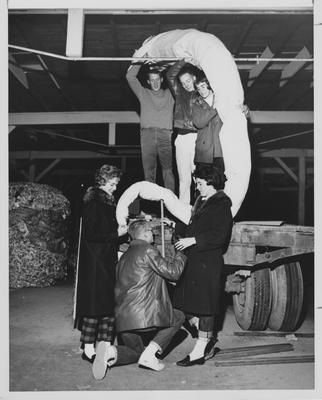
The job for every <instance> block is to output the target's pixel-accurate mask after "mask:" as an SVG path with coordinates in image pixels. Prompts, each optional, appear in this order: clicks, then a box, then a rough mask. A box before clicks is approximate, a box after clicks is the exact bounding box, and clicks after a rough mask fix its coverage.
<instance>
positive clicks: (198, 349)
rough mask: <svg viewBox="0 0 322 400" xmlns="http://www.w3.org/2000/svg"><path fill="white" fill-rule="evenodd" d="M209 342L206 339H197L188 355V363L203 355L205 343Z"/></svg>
mask: <svg viewBox="0 0 322 400" xmlns="http://www.w3.org/2000/svg"><path fill="white" fill-rule="evenodd" d="M208 342H209V339H208V338H198V339H197V341H196V344H195V347H194V348H193V349H192V352H191V353H190V354H189V356H190V361H193V360H197V359H198V358H201V357H203V356H204V355H205V348H206V346H207V343H208Z"/></svg>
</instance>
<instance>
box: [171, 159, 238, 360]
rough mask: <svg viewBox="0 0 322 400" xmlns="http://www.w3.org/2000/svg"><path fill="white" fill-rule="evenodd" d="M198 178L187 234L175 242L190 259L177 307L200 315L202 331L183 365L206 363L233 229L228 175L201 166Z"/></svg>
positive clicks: (186, 312) (176, 293) (176, 296)
mask: <svg viewBox="0 0 322 400" xmlns="http://www.w3.org/2000/svg"><path fill="white" fill-rule="evenodd" d="M194 179H195V183H196V186H197V189H198V191H199V192H200V196H199V197H198V198H197V200H196V202H195V205H194V207H193V209H192V214H191V220H190V222H189V225H188V227H187V229H186V234H185V236H186V237H185V238H182V239H179V240H178V241H177V242H176V244H175V247H176V248H177V250H184V249H187V250H186V252H185V254H186V256H187V257H188V260H187V264H186V267H185V270H184V272H183V274H182V276H181V278H180V280H179V281H178V284H177V287H176V290H175V294H174V306H175V307H176V308H179V309H181V310H183V311H184V312H185V314H186V315H190V316H191V315H192V316H196V317H199V330H198V338H197V340H196V343H195V346H194V348H193V350H192V352H191V353H190V354H189V355H188V356H187V357H185V358H184V359H183V360H181V361H178V363H177V364H178V365H181V366H190V365H194V364H203V363H204V362H205V358H204V356H205V350H206V346H207V343H208V342H209V340H210V338H211V337H212V336H213V327H214V315H215V314H217V313H218V312H219V297H220V284H221V272H222V267H223V249H224V248H225V247H226V245H227V243H228V241H229V239H230V234H231V229H232V215H231V211H230V207H231V201H230V199H229V197H227V195H226V194H225V193H224V192H223V189H224V184H225V180H226V177H225V175H224V173H223V171H222V169H220V168H217V167H215V166H211V165H197V167H196V170H195V173H194Z"/></svg>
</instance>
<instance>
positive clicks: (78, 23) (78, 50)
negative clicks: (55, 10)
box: [66, 8, 85, 57]
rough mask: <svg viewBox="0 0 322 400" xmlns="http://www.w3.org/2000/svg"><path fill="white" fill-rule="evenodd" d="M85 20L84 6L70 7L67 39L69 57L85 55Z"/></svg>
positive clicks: (67, 54)
mask: <svg viewBox="0 0 322 400" xmlns="http://www.w3.org/2000/svg"><path fill="white" fill-rule="evenodd" d="M84 21H85V17H84V11H83V9H82V8H69V10H68V19H67V39H66V56H67V57H82V55H83V39H84Z"/></svg>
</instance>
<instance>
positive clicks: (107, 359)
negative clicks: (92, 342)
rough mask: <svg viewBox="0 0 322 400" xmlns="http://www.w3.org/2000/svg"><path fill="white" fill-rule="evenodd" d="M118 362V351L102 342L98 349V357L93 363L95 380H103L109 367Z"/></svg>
mask: <svg viewBox="0 0 322 400" xmlns="http://www.w3.org/2000/svg"><path fill="white" fill-rule="evenodd" d="M115 362H116V349H115V346H111V345H110V343H107V342H104V341H100V342H98V345H97V347H96V357H95V360H94V362H93V366H92V372H93V376H94V378H95V379H97V380H100V379H103V378H104V376H105V374H106V370H107V367H108V366H109V367H111V366H112V365H113V364H115Z"/></svg>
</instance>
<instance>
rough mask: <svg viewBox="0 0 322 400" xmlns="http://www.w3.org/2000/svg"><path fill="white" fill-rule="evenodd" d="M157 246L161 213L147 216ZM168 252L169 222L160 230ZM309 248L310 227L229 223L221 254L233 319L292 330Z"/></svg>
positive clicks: (249, 324)
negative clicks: (150, 218) (303, 262)
mask: <svg viewBox="0 0 322 400" xmlns="http://www.w3.org/2000/svg"><path fill="white" fill-rule="evenodd" d="M152 223H153V225H154V227H155V234H156V235H155V238H156V244H157V245H158V246H159V247H160V248H161V239H162V238H161V236H162V235H161V229H160V226H161V224H160V219H155V220H153V221H152ZM163 236H164V237H163V242H164V246H165V249H166V252H170V253H171V252H172V251H174V250H173V244H172V241H171V228H170V227H166V228H165V229H164V232H163ZM313 252H314V228H313V227H309V226H298V225H289V224H284V223H283V222H280V221H277V222H275V221H263V222H260V221H247V222H237V223H234V225H233V230H232V235H231V240H230V243H229V246H228V248H227V251H226V253H225V254H224V262H225V270H226V271H225V272H226V274H227V278H226V282H225V291H226V292H228V293H231V294H232V296H233V307H234V313H235V317H236V320H237V322H238V324H239V326H240V327H241V328H242V329H244V330H253V331H260V330H265V329H266V328H270V329H271V330H273V331H284V332H292V331H294V330H295V329H296V328H297V325H298V323H299V319H300V315H301V311H302V306H303V276H302V270H301V258H302V256H303V255H304V254H309V253H313Z"/></svg>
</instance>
